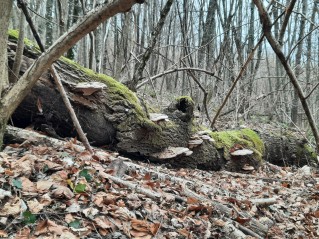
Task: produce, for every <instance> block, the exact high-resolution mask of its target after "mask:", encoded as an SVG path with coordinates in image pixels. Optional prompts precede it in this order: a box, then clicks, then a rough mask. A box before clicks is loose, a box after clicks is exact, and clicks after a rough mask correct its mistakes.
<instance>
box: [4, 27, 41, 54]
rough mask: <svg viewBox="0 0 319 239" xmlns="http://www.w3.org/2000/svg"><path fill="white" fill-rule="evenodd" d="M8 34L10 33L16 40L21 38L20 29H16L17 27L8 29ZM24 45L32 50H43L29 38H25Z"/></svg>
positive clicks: (10, 36)
mask: <svg viewBox="0 0 319 239" xmlns="http://www.w3.org/2000/svg"><path fill="white" fill-rule="evenodd" d="M8 35H9V39H10V38H11V39H14V40H18V38H19V30H15V29H10V30H8ZM23 42H24V45H25V46H26V47H28V48H30V49H32V50H35V51H37V52H41V51H40V48H39V46H38V44H36V43H35V42H33V41H31V40H29V39H28V38H24V40H23Z"/></svg>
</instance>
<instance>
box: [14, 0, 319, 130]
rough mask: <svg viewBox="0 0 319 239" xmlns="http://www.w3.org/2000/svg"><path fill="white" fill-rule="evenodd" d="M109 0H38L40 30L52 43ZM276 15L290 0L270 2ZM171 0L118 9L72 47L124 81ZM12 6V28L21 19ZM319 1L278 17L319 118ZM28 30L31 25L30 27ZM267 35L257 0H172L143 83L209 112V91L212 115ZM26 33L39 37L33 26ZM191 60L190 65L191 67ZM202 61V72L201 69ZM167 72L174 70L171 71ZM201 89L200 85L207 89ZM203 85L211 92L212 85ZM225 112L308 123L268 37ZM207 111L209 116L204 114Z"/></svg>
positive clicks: (34, 7)
mask: <svg viewBox="0 0 319 239" xmlns="http://www.w3.org/2000/svg"><path fill="white" fill-rule="evenodd" d="M103 2H104V1H99V0H97V1H96V0H95V1H90V0H88V1H84V0H82V1H75V0H57V1H40V0H30V1H29V4H28V6H29V8H30V10H31V12H32V17H33V20H34V22H35V23H36V27H37V30H38V32H39V33H40V38H41V39H42V41H43V42H44V43H45V45H46V46H47V47H48V46H50V45H51V44H52V42H54V41H55V40H56V39H57V38H58V37H59V36H60V35H61V34H63V33H64V32H65V31H66V30H67V29H68V28H69V27H70V26H72V25H73V24H74V23H75V22H76V21H77V20H78V19H79V18H81V17H82V16H83V15H85V14H86V13H87V12H88V11H90V10H91V9H93V8H94V7H96V6H97V5H99V4H102V3H103ZM272 2H273V3H272V4H271V5H270V9H269V12H270V16H271V17H272V18H273V19H272V20H274V19H277V18H278V17H280V15H282V14H283V13H284V11H285V7H286V4H287V3H286V2H287V1H272ZM165 3H166V1H162V0H161V1H149V2H148V3H146V4H142V5H138V6H136V7H134V9H133V10H132V11H130V12H127V13H125V14H122V15H117V16H115V17H114V18H112V19H110V20H109V21H107V22H105V23H103V24H102V25H100V26H99V27H98V29H97V30H95V31H93V32H92V33H91V34H89V35H88V36H86V37H85V38H84V39H82V40H81V41H80V42H79V43H78V44H77V45H76V46H74V47H73V48H72V49H70V50H69V51H68V53H67V56H68V57H69V58H71V59H74V60H75V61H77V62H79V63H80V64H82V65H83V66H85V67H88V68H91V69H92V70H94V71H96V72H100V73H104V74H107V75H110V76H112V77H114V78H115V79H118V80H119V81H121V82H126V81H129V80H130V79H132V77H133V75H134V67H135V65H136V63H137V62H139V61H140V59H141V56H142V54H143V53H144V52H145V51H146V50H147V48H148V47H149V45H150V41H151V38H152V31H153V29H154V27H155V26H156V25H157V23H158V21H159V18H160V10H161V9H162V8H163V6H164V5H165ZM19 14H20V13H19V12H18V10H17V8H14V9H13V17H12V18H11V23H10V28H13V29H18V28H19V21H18V19H19ZM318 17H319V16H318V2H317V1H310V0H304V1H297V2H296V5H295V7H294V10H293V12H292V15H291V18H290V21H289V22H288V26H287V29H286V31H285V32H280V29H281V28H280V26H281V25H282V21H283V18H282V17H281V18H278V19H277V21H276V23H275V24H274V27H273V29H272V30H273V34H274V35H275V37H276V38H277V39H280V40H281V44H282V50H283V52H284V53H285V55H287V56H289V59H288V61H289V63H290V65H291V66H292V67H293V69H294V71H295V75H296V76H297V78H298V80H299V84H300V85H301V86H302V88H303V90H304V92H305V94H306V95H309V97H308V102H309V105H310V108H311V110H312V113H313V116H314V118H315V121H316V122H318V117H319V112H318V107H316V106H317V104H318V100H319V90H318V89H319V88H316V87H317V85H318V76H319V75H318V60H319V59H318V58H319V45H318V39H319V35H318V33H319V32H318ZM26 29H27V28H26ZM261 35H262V27H261V24H260V20H259V17H258V10H257V9H256V7H255V6H254V4H253V3H252V2H246V1H240V0H232V1H227V2H225V1H218V0H210V1H203V0H192V1H191V0H183V1H174V2H173V5H172V7H171V9H170V12H169V13H168V15H167V17H166V20H165V23H164V26H163V29H162V32H161V34H160V35H159V36H158V39H157V41H156V44H155V47H154V49H153V50H152V54H151V56H150V59H149V61H148V62H147V64H146V67H145V70H144V72H143V75H142V78H141V79H140V81H139V83H138V85H137V88H138V90H139V91H140V92H141V93H143V94H146V95H149V96H151V97H152V98H153V99H154V103H155V104H156V105H158V106H159V107H160V106H161V105H163V104H165V103H167V101H166V100H167V99H173V98H174V97H176V96H178V95H190V96H191V97H192V98H193V99H194V100H195V103H196V105H197V106H198V109H200V110H201V111H202V112H203V106H202V104H203V103H202V102H203V98H204V95H205V94H206V96H207V105H208V112H209V115H210V117H212V116H213V115H214V111H216V109H217V108H218V107H219V106H220V104H221V102H222V101H223V99H224V97H225V95H226V93H227V91H228V89H229V88H230V86H231V85H232V83H233V81H234V80H235V78H236V76H237V75H238V72H239V71H240V68H241V66H242V65H243V64H244V62H245V60H246V59H247V56H248V55H249V53H250V52H251V50H252V49H253V48H254V47H255V45H256V43H257V42H258V40H259V39H260V37H261ZM26 36H27V37H28V38H30V39H32V35H31V32H29V31H27V32H26ZM186 69H189V70H186ZM199 69H201V70H202V71H199ZM163 73H167V74H163ZM201 88H202V89H201ZM203 90H204V91H205V92H204V91H203ZM222 115H224V116H227V117H228V118H230V119H231V120H235V121H237V122H241V120H242V119H251V118H256V117H257V118H258V120H259V121H263V122H264V121H268V120H276V121H279V122H281V123H284V124H290V125H294V126H298V127H304V126H306V125H307V124H306V123H307V120H306V117H305V115H304V112H303V110H302V108H301V106H300V105H299V100H298V96H297V94H296V92H295V91H294V88H293V86H292V85H291V84H290V83H289V79H288V78H287V76H286V72H285V70H284V69H283V67H282V66H281V64H280V61H279V60H278V59H277V58H276V55H275V54H274V53H273V51H272V49H271V48H270V46H269V45H268V43H267V41H265V40H264V41H263V42H262V43H261V44H260V45H259V47H258V49H257V52H256V53H255V56H254V58H253V60H252V61H251V62H250V63H249V66H248V68H247V71H246V72H245V73H244V74H243V75H242V78H241V80H240V81H239V83H238V84H237V87H236V89H235V91H234V93H233V94H232V95H231V96H230V100H229V101H228V103H227V105H226V107H225V109H224V110H223V113H222ZM202 118H203V120H205V121H207V116H205V115H204V113H203V114H202Z"/></svg>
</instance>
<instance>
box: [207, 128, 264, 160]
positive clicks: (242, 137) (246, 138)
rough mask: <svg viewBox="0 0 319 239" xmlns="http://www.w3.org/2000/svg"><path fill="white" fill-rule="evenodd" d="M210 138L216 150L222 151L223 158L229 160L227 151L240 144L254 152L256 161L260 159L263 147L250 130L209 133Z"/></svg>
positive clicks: (254, 133)
mask: <svg viewBox="0 0 319 239" xmlns="http://www.w3.org/2000/svg"><path fill="white" fill-rule="evenodd" d="M210 136H211V137H212V138H213V139H214V140H215V142H214V145H215V147H216V148H218V149H224V157H225V158H226V159H229V158H230V154H229V150H230V149H231V148H232V147H233V146H234V145H235V144H240V145H242V146H243V147H245V148H247V149H251V150H253V151H254V153H255V156H256V157H257V158H258V159H260V160H261V159H262V156H263V154H264V151H265V146H264V143H263V142H262V140H261V139H260V138H259V136H258V135H257V134H256V132H254V131H253V130H251V129H242V130H233V131H222V132H211V133H210Z"/></svg>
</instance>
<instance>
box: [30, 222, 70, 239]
mask: <svg viewBox="0 0 319 239" xmlns="http://www.w3.org/2000/svg"><path fill="white" fill-rule="evenodd" d="M67 231H68V228H67V227H65V226H60V225H57V224H56V223H55V222H53V221H51V220H44V221H40V222H39V223H38V225H37V227H36V229H35V233H34V234H35V235H36V236H39V235H42V234H46V233H53V234H55V235H62V234H63V233H65V232H67Z"/></svg>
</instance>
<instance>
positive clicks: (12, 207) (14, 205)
mask: <svg viewBox="0 0 319 239" xmlns="http://www.w3.org/2000/svg"><path fill="white" fill-rule="evenodd" d="M20 200H21V199H20V198H19V197H15V198H13V199H10V200H9V201H8V202H7V203H6V204H5V205H4V206H3V207H2V208H1V209H0V216H6V217H7V216H10V215H17V214H19V213H20V212H21V201H20Z"/></svg>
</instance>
